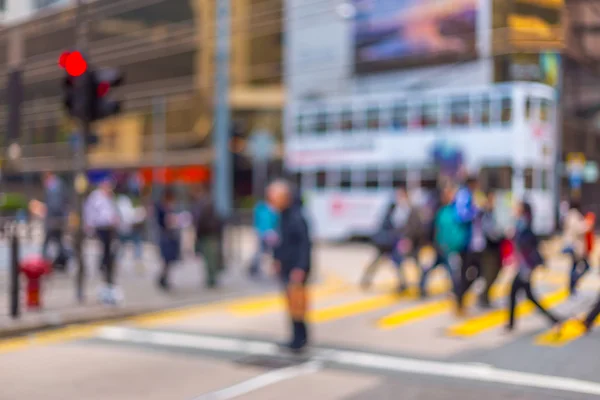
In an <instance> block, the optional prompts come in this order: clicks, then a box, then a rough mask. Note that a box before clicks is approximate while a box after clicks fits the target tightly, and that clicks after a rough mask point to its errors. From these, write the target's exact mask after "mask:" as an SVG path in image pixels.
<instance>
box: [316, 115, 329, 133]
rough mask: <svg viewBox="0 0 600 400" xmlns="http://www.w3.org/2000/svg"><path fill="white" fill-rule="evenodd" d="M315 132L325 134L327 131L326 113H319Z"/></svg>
mask: <svg viewBox="0 0 600 400" xmlns="http://www.w3.org/2000/svg"><path fill="white" fill-rule="evenodd" d="M315 130H316V131H317V132H318V133H323V132H325V131H326V130H327V113H325V112H324V111H321V112H319V113H317V126H316V129H315Z"/></svg>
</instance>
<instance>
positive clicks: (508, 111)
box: [501, 97, 512, 124]
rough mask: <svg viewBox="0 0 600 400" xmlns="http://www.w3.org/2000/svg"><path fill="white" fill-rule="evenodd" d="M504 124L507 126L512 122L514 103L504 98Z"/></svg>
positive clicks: (502, 103) (502, 104)
mask: <svg viewBox="0 0 600 400" xmlns="http://www.w3.org/2000/svg"><path fill="white" fill-rule="evenodd" d="M501 106H502V123H504V124H507V123H509V122H510V121H511V120H512V101H511V99H510V98H509V97H504V98H503V99H502V102H501Z"/></svg>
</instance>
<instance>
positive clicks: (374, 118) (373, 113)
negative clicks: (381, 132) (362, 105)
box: [367, 107, 379, 129]
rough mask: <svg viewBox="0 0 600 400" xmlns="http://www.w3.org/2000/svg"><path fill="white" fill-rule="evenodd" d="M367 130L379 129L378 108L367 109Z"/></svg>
mask: <svg viewBox="0 0 600 400" xmlns="http://www.w3.org/2000/svg"><path fill="white" fill-rule="evenodd" d="M367 128H368V129H379V108H377V107H369V108H368V109H367Z"/></svg>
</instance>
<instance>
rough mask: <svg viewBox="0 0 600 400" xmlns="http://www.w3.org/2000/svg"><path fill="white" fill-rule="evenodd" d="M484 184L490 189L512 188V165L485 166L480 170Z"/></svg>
mask: <svg viewBox="0 0 600 400" xmlns="http://www.w3.org/2000/svg"><path fill="white" fill-rule="evenodd" d="M480 178H481V182H482V184H483V186H484V187H485V188H486V189H488V190H511V188H512V168H511V167H484V168H482V169H481V171H480Z"/></svg>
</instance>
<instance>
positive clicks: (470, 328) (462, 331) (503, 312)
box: [447, 290, 569, 337]
mask: <svg viewBox="0 0 600 400" xmlns="http://www.w3.org/2000/svg"><path fill="white" fill-rule="evenodd" d="M568 297H569V292H568V291H567V290H559V291H557V292H554V293H551V294H549V295H546V296H543V297H542V298H541V299H540V303H541V304H542V306H544V307H545V308H552V307H554V306H555V305H557V304H559V303H562V302H563V301H565V300H566V299H567V298H568ZM535 310H536V307H535V306H534V304H533V303H532V302H530V301H524V302H521V303H519V304H518V305H517V307H516V308H515V315H516V318H521V317H524V316H527V315H529V314H532V313H533V312H534V311H535ZM508 317H509V313H508V310H507V309H499V310H494V311H490V312H487V313H485V314H482V315H478V316H476V317H473V318H470V319H468V320H466V321H464V322H461V323H458V324H456V325H453V326H451V327H450V328H448V332H447V333H448V335H449V336H460V337H471V336H475V335H479V334H481V333H483V332H486V331H489V330H491V329H494V328H498V327H500V326H503V325H506V324H507V322H508Z"/></svg>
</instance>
